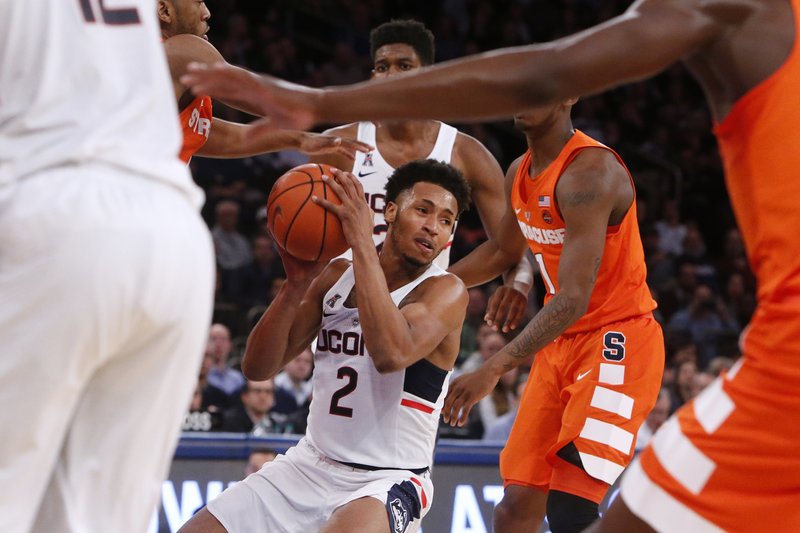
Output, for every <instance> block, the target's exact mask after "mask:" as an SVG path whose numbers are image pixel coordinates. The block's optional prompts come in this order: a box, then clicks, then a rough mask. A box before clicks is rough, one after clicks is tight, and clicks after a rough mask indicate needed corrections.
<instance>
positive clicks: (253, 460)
mask: <svg viewBox="0 0 800 533" xmlns="http://www.w3.org/2000/svg"><path fill="white" fill-rule="evenodd" d="M277 456H278V452H276V451H275V450H273V449H271V448H253V450H252V451H251V452H250V455H249V456H248V458H247V465H246V466H245V467H244V477H247V476H249V475H250V474H252V473H254V472H258V471H259V470H261V467H262V466H264V464H266V463H268V462H270V461H272V460H274V459H275V458H276V457H277Z"/></svg>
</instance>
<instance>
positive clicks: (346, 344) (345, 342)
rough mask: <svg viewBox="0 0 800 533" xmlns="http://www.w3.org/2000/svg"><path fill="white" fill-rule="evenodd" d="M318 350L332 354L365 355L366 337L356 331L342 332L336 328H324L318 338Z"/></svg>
mask: <svg viewBox="0 0 800 533" xmlns="http://www.w3.org/2000/svg"><path fill="white" fill-rule="evenodd" d="M317 350H322V351H326V352H329V353H332V354H340V353H341V354H344V355H364V337H362V336H361V334H360V333H358V332H356V331H347V332H344V333H342V332H341V331H339V330H336V329H323V330H322V331H320V332H319V337H318V338H317Z"/></svg>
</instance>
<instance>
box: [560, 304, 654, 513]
mask: <svg viewBox="0 0 800 533" xmlns="http://www.w3.org/2000/svg"><path fill="white" fill-rule="evenodd" d="M571 351H572V354H571V355H572V357H573V360H574V361H575V363H574V366H572V367H569V368H567V370H566V371H565V372H564V379H565V380H566V381H567V382H568V383H569V384H568V385H566V386H565V387H564V389H563V390H562V399H564V400H565V401H566V404H567V405H566V408H565V410H564V418H563V421H562V429H561V433H560V435H559V439H558V443H557V444H556V446H555V447H554V448H553V450H551V452H550V453H551V455H550V457H551V460H555V456H559V457H561V458H562V459H564V460H566V461H569V462H572V463H573V464H575V465H578V466H581V467H582V468H584V469H585V471H586V472H588V473H589V474H590V475H591V476H592V477H594V478H596V479H598V480H600V481H602V482H604V483H606V484H609V485H610V484H613V483H614V481H615V480H616V479H617V477H618V476H619V474H620V473H621V472H622V470H623V469H624V467H625V466H627V465H628V464H629V463H630V461H631V459H632V457H633V449H634V448H633V446H634V442H635V438H636V434H637V432H638V430H639V427H640V426H641V425H642V423H643V422H644V420H645V418H646V416H647V414H648V413H649V412H650V410H651V409H652V408H653V405H655V402H656V399H657V398H658V392H659V390H660V387H661V377H662V374H663V365H664V343H663V336H662V334H661V328H660V326H659V325H658V323H657V322H655V320H653V319H652V318H639V319H633V320H627V321H624V322H619V323H615V324H611V325H609V326H606V327H603V328H601V329H599V330H597V331H594V332H590V333H586V334H582V335H580V336H576V339H575V343H574V345H573V346H572V350H571ZM569 447H572V450H571V452H572V453H567V452H570V448H569ZM559 490H563V489H559ZM600 498H602V496H600Z"/></svg>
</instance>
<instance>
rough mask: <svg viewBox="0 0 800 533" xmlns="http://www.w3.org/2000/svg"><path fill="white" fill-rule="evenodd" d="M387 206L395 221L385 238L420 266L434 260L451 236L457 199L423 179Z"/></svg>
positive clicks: (387, 217) (412, 262)
mask: <svg viewBox="0 0 800 533" xmlns="http://www.w3.org/2000/svg"><path fill="white" fill-rule="evenodd" d="M386 209H387V211H386V214H385V216H386V219H387V221H389V222H391V223H392V224H391V226H390V228H389V232H388V234H387V236H386V238H387V239H391V240H392V245H393V246H394V248H395V249H396V250H397V251H398V252H399V253H400V255H401V256H402V257H403V258H404V259H405V260H406V261H407V262H409V263H411V264H412V265H414V266H419V267H421V266H427V265H429V264H431V263H432V262H433V260H434V259H436V256H437V255H439V252H441V251H442V249H444V247H445V246H446V245H447V241H449V240H450V235H451V234H452V232H453V226H454V225H455V222H456V213H457V212H458V202H456V199H455V197H454V196H453V194H452V193H450V192H449V191H447V190H446V189H444V188H443V187H440V186H439V185H434V184H433V183H427V182H420V183H416V184H414V186H413V187H412V188H411V189H410V190H407V191H404V192H402V193H401V194H400V195H399V197H398V198H397V204H394V203H390V204H389V205H388V206H387V208H386Z"/></svg>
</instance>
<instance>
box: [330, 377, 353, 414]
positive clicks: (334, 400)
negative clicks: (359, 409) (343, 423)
mask: <svg viewBox="0 0 800 533" xmlns="http://www.w3.org/2000/svg"><path fill="white" fill-rule="evenodd" d="M336 377H337V378H339V379H347V383H345V384H344V387H342V388H341V389H339V390H337V391H336V392H334V393H333V396H331V408H330V413H331V414H332V415H338V416H346V417H347V418H353V408H352V407H344V406H341V405H339V400H341V399H342V398H344V397H345V396H347V395H348V394H350V393H351V392H353V391H354V390H356V385H358V372H356V370H355V368H351V367H349V366H343V367H342V368H340V369H339V371H338V372H337V373H336Z"/></svg>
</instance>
